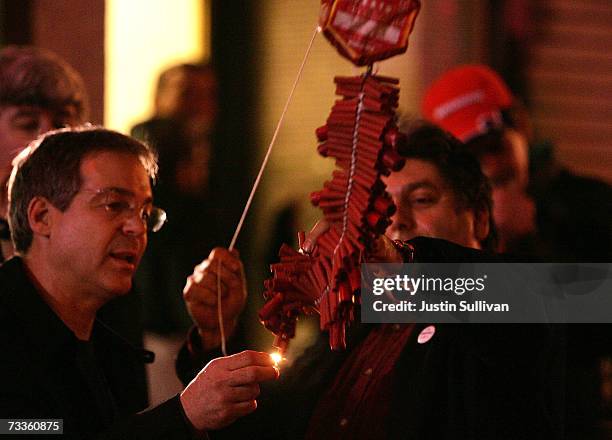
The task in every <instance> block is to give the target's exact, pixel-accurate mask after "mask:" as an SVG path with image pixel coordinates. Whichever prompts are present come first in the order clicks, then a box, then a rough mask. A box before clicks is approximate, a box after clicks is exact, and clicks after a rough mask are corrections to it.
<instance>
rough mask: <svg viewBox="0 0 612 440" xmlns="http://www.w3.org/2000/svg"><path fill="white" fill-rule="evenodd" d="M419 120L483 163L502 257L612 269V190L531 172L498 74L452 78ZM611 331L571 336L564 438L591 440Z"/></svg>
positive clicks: (567, 175) (473, 70)
mask: <svg viewBox="0 0 612 440" xmlns="http://www.w3.org/2000/svg"><path fill="white" fill-rule="evenodd" d="M422 112H423V116H424V117H425V118H426V119H428V120H430V121H432V122H434V123H435V124H437V125H439V126H440V127H442V128H444V129H445V130H447V131H449V132H450V133H452V134H454V135H455V136H456V137H458V138H459V139H460V140H461V141H463V142H464V143H465V144H466V146H467V147H468V148H469V149H470V150H471V151H473V152H474V153H475V154H476V156H477V157H478V159H479V160H480V164H481V167H482V170H483V172H484V174H486V175H487V177H489V180H490V181H491V185H492V189H493V191H492V196H493V203H494V206H493V217H494V220H495V223H496V225H497V227H498V232H499V238H500V245H501V250H503V251H507V252H513V253H517V254H522V255H525V256H536V257H539V258H542V259H544V260H548V261H555V262H561V261H610V256H611V252H610V249H611V248H612V204H611V203H610V200H612V189H611V188H610V186H609V185H606V184H605V183H604V182H600V181H597V180H595V179H591V178H586V177H582V176H576V175H574V174H572V173H571V172H569V171H568V170H566V169H563V168H562V167H560V166H559V165H557V164H555V163H554V162H553V161H552V160H551V159H552V155H551V154H550V152H548V155H549V156H550V158H548V160H549V163H545V164H543V165H542V164H538V165H537V166H533V165H532V166H531V167H530V166H529V145H528V139H529V138H530V137H531V136H530V127H529V121H528V119H527V118H526V117H525V112H524V108H523V107H522V105H521V104H520V103H519V102H517V100H516V99H515V98H514V97H513V95H512V93H511V92H510V90H509V89H508V87H507V86H506V84H505V83H504V82H503V80H502V79H501V78H500V77H499V75H498V74H497V73H495V72H494V71H493V70H491V69H490V68H488V67H486V66H482V65H466V66H460V67H456V68H453V69H451V70H449V71H448V72H446V73H444V74H443V75H442V76H441V77H440V78H439V79H437V80H436V81H435V82H434V83H433V84H432V85H431V86H430V87H429V89H428V90H427V91H426V93H425V96H424V98H423V102H422ZM521 113H522V114H521ZM530 168H531V171H532V173H531V175H529V170H530ZM534 171H535V172H534ZM528 181H529V186H530V194H529V195H528V194H527V184H528ZM531 194H532V195H533V196H534V199H532V198H531V196H530V195H531ZM536 205H537V217H536V216H535V214H536V210H535V209H534V207H535V206H536ZM536 224H537V228H536ZM536 229H537V234H536ZM608 327H609V326H606V327H604V326H597V325H581V326H572V327H571V329H570V331H568V335H567V340H568V353H567V389H566V393H567V397H566V402H567V431H566V433H567V435H568V438H596V437H595V434H594V433H593V431H592V430H593V429H596V428H595V427H596V426H597V423H598V422H599V420H600V419H601V418H602V414H601V408H602V407H603V406H604V405H602V401H601V398H602V396H601V394H600V391H599V390H601V389H603V388H602V384H601V383H600V380H601V378H600V375H601V373H600V367H599V365H600V361H601V359H602V358H609V356H610V354H611V353H610V347H609V344H608V343H607V341H609V338H610V330H609V328H608Z"/></svg>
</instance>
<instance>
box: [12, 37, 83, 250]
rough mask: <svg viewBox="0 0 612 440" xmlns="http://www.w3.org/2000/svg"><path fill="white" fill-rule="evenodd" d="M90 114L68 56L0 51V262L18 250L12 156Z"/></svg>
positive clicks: (24, 49)
mask: <svg viewBox="0 0 612 440" xmlns="http://www.w3.org/2000/svg"><path fill="white" fill-rule="evenodd" d="M87 114H88V103H87V93H86V91H85V86H84V85H83V80H82V78H81V77H80V75H79V74H78V73H77V72H76V71H75V70H74V69H73V68H72V67H71V66H70V65H69V64H68V63H66V62H65V61H64V60H62V59H61V58H59V57H58V56H57V55H55V54H54V53H52V52H50V51H48V50H44V49H40V48H36V47H28V46H22V47H19V46H8V47H5V48H4V49H2V50H1V51H0V185H2V191H0V240H1V241H2V252H1V254H0V261H2V260H5V259H7V258H9V257H10V256H11V255H12V253H13V249H12V244H11V241H10V233H9V229H8V223H7V220H6V215H7V213H6V210H7V193H6V185H7V182H8V178H9V175H10V172H11V168H12V166H11V162H12V160H13V158H14V157H15V156H16V155H17V154H18V153H19V152H20V151H21V150H22V149H24V148H25V147H26V146H27V145H28V144H29V143H30V141H32V140H34V139H35V138H36V137H37V136H38V135H40V134H42V133H45V132H46V131H49V130H52V129H54V128H60V127H65V126H70V125H75V124H80V123H83V122H85V120H86V119H87Z"/></svg>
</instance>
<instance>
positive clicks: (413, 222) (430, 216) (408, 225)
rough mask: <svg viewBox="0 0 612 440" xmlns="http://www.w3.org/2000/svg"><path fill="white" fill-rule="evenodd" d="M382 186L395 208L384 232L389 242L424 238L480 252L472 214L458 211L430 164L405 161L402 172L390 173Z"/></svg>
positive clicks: (443, 183) (439, 176)
mask: <svg viewBox="0 0 612 440" xmlns="http://www.w3.org/2000/svg"><path fill="white" fill-rule="evenodd" d="M385 183H386V184H387V191H388V192H389V194H391V197H393V202H394V203H395V205H396V206H397V212H396V213H395V215H394V216H393V217H392V218H391V220H392V222H393V223H392V224H391V226H389V228H388V229H387V235H388V236H389V237H390V238H392V239H398V240H410V239H411V238H414V237H418V236H425V237H433V238H442V239H445V240H448V241H451V242H453V243H457V244H460V245H463V246H467V247H473V248H480V243H479V240H478V239H477V231H476V228H477V225H476V218H475V214H474V212H473V211H471V210H467V209H459V208H458V203H457V200H456V196H455V193H454V192H453V191H452V189H451V188H449V186H448V184H447V183H446V182H445V181H444V179H443V178H442V176H441V175H440V172H439V171H438V168H437V167H436V166H435V165H434V164H432V163H430V162H428V161H424V160H420V159H408V160H406V165H405V166H404V168H403V169H402V170H401V171H399V172H397V173H391V175H390V176H389V177H388V178H387V179H386V180H385Z"/></svg>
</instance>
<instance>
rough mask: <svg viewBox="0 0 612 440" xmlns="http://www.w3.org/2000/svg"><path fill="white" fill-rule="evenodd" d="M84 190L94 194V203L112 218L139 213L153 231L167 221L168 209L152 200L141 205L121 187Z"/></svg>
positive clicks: (125, 218) (128, 216) (140, 217)
mask: <svg viewBox="0 0 612 440" xmlns="http://www.w3.org/2000/svg"><path fill="white" fill-rule="evenodd" d="M81 191H83V192H89V193H93V194H94V198H93V199H92V205H93V206H94V207H95V208H99V209H103V210H104V212H105V213H106V215H107V217H108V218H109V219H110V220H117V219H121V220H127V219H129V218H132V217H133V216H134V215H136V213H138V218H139V219H140V220H141V221H143V222H144V223H145V224H146V225H147V230H149V231H151V232H157V231H159V230H160V229H161V228H162V226H164V224H165V223H166V220H167V215H166V211H164V210H163V209H161V208H158V207H157V206H153V205H152V204H151V203H150V202H145V203H144V204H143V205H141V206H140V207H139V206H138V204H137V203H136V198H135V197H134V196H133V195H132V194H131V193H129V192H128V191H125V192H124V190H122V189H120V188H102V189H87V188H84V189H81Z"/></svg>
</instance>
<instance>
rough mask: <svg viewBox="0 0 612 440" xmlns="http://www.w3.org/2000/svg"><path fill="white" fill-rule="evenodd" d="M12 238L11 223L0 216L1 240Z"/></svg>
mask: <svg viewBox="0 0 612 440" xmlns="http://www.w3.org/2000/svg"><path fill="white" fill-rule="evenodd" d="M10 239H11V230H10V229H9V224H8V222H7V221H6V220H4V219H3V218H0V240H7V241H8V240H10Z"/></svg>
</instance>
